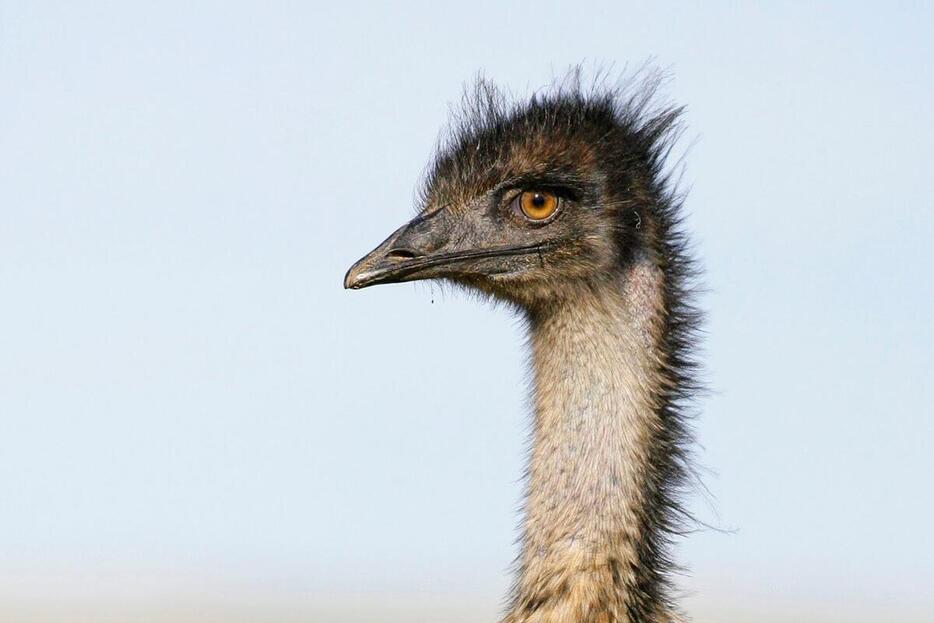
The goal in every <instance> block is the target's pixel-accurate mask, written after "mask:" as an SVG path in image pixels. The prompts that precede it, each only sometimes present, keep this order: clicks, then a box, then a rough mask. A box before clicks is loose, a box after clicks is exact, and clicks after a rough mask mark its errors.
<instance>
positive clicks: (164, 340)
mask: <svg viewBox="0 0 934 623" xmlns="http://www.w3.org/2000/svg"><path fill="white" fill-rule="evenodd" d="M932 28H934V11H932V10H931V5H930V4H928V3H920V2H919V3H885V4H884V5H883V4H882V3H875V4H874V5H870V4H869V3H858V2H840V3H827V4H824V5H823V6H822V7H805V6H804V4H803V3H789V4H784V3H767V4H766V3H761V4H758V3H756V4H754V3H746V4H744V5H739V4H736V3H696V4H694V3H675V4H664V5H661V4H655V3H623V2H606V3H590V2H575V3H566V4H553V3H547V2H534V3H533V2H516V3H509V4H502V3H497V2H469V3H457V4H451V5H447V4H444V3H437V2H423V3H417V4H404V5H388V4H387V5H380V6H378V5H371V4H360V3H356V2H332V3H327V4H315V3H298V2H294V3H280V2H256V3H243V2H197V3H191V2H158V3H143V2H139V3H135V2H131V3H120V2H10V1H0V296H2V299H0V618H3V619H4V620H31V619H34V620H62V621H65V620H67V621H74V620H84V619H82V617H85V618H86V620H89V621H91V620H93V621H103V620H108V617H112V618H113V620H129V619H132V620H141V621H142V620H155V619H158V618H160V617H165V618H167V619H172V620H176V621H177V620H190V621H201V620H241V619H243V620H263V619H267V620H288V619H290V617H291V618H294V619H295V620H311V621H328V622H348V623H349V622H356V621H395V620H399V621H403V620H405V621H415V620H426V621H428V620H430V621H494V620H495V616H496V613H497V611H498V608H499V606H500V600H501V598H502V595H503V594H504V592H505V590H506V587H507V585H508V582H509V578H510V576H509V565H510V562H511V560H512V558H513V556H514V554H515V551H516V548H515V545H514V539H515V537H516V530H515V527H516V523H517V516H516V508H517V506H518V503H519V495H520V490H521V486H520V481H519V479H520V474H521V470H522V460H523V459H522V457H523V450H524V443H525V435H526V428H527V419H528V414H527V411H526V407H525V403H524V393H525V389H524V386H525V385H524V383H525V351H524V346H523V336H522V333H521V328H520V326H519V325H518V323H516V322H515V320H514V319H513V318H511V317H510V316H509V314H508V313H507V312H506V311H505V310H501V309H500V310H498V309H492V308H490V307H488V306H484V305H478V304H477V303H476V302H475V301H471V300H468V299H467V298H465V297H463V296H460V295H456V294H455V295H451V294H450V293H442V292H441V291H440V290H439V289H438V288H437V287H432V286H429V285H416V286H412V285H408V286H396V287H381V288H374V289H373V290H371V291H370V290H368V291H363V292H359V293H348V292H345V291H343V290H342V288H341V281H342V277H343V273H344V271H345V270H346V269H347V267H348V266H349V265H350V264H351V262H352V261H354V260H355V259H357V258H358V257H359V256H360V255H362V254H363V253H364V252H365V251H367V250H369V249H370V248H371V247H372V246H373V245H375V244H376V243H377V242H379V241H380V240H382V239H383V238H384V237H385V235H387V234H388V233H389V232H390V231H391V230H392V229H394V228H395V227H396V226H397V225H399V224H401V223H402V222H403V221H404V220H405V219H407V218H408V217H409V216H411V214H412V210H413V202H412V198H413V194H414V191H415V189H416V188H417V184H418V179H419V176H420V174H421V173H422V170H423V167H424V165H425V163H426V162H427V160H428V158H429V156H430V153H431V151H432V148H433V145H434V142H435V140H436V137H437V133H438V131H439V129H440V128H441V127H442V126H443V124H444V121H445V119H446V116H447V111H448V104H449V102H452V101H455V100H457V98H458V97H459V95H460V93H461V90H462V87H463V85H464V83H465V82H469V81H470V80H471V79H472V78H473V76H475V75H476V74H477V72H478V71H480V70H482V71H483V72H484V73H485V74H486V75H487V76H488V77H490V78H491V79H493V80H495V81H497V82H498V83H500V84H502V85H504V86H506V87H507V88H509V89H511V90H512V91H513V92H514V93H516V94H518V95H519V96H522V95H525V94H528V93H529V92H531V91H533V90H535V89H538V88H541V87H543V86H545V85H547V84H548V83H549V82H550V81H551V79H552V77H553V76H555V75H561V74H562V73H563V72H564V70H565V69H566V68H567V67H568V66H569V65H571V64H574V63H579V62H584V63H585V66H592V65H593V64H597V65H603V66H607V65H612V66H613V67H615V70H614V71H616V72H617V73H620V72H622V71H623V70H624V68H625V67H626V64H627V62H628V63H630V65H629V66H630V67H632V66H633V64H635V65H639V64H641V63H642V62H643V61H645V60H646V59H647V58H650V57H653V58H654V59H655V61H654V62H655V64H656V65H657V66H660V67H662V68H665V69H667V70H668V71H669V73H670V75H671V77H672V80H671V82H670V83H669V84H668V87H667V94H668V95H669V96H670V97H671V98H672V99H673V100H674V101H676V102H679V103H682V104H686V105H687V107H688V108H687V114H686V122H687V124H688V132H687V134H686V138H685V144H684V147H687V146H691V148H690V149H689V150H687V156H686V160H685V163H686V172H685V177H684V183H685V186H686V188H688V189H689V190H690V194H689V198H688V201H687V209H688V211H689V212H690V217H689V219H688V227H689V229H690V230H691V232H692V237H693V239H694V241H695V243H696V249H697V253H698V255H699V256H700V258H701V260H702V262H703V265H704V267H705V270H706V277H705V282H706V284H707V287H708V294H707V295H705V297H704V298H703V300H702V304H703V306H704V307H705V308H706V309H707V310H708V312H709V321H708V324H707V328H708V333H709V337H708V339H707V341H706V344H705V353H706V354H705V360H706V363H707V368H708V371H707V380H708V381H709V384H710V386H711V388H712V390H713V393H712V395H711V396H710V397H709V398H707V399H705V400H703V401H702V403H701V406H702V408H703V414H702V416H701V418H700V420H699V421H698V435H699V441H700V444H701V448H700V449H699V451H698V460H699V463H700V465H701V466H703V468H704V470H705V471H704V473H705V476H704V481H705V483H706V485H707V487H708V488H709V489H710V495H701V494H698V495H697V496H695V498H694V499H693V500H692V501H691V507H692V508H694V509H695V510H696V512H697V513H698V514H699V516H700V517H701V518H702V519H704V520H705V521H707V522H709V523H711V524H713V525H715V526H718V527H721V528H726V529H728V530H730V532H727V533H723V532H718V531H714V530H701V531H700V532H698V533H696V534H693V535H691V536H690V537H689V538H687V539H686V540H685V541H684V543H683V545H682V546H681V547H680V548H679V552H678V557H679V560H680V561H681V562H682V563H683V564H684V565H686V566H687V567H688V568H689V569H690V570H691V571H690V574H688V575H686V576H685V577H683V578H682V579H681V584H682V586H683V587H684V589H685V591H686V593H688V597H687V598H686V600H685V605H686V607H687V608H688V610H689V611H690V612H691V613H692V614H693V615H694V617H695V620H697V621H699V622H704V621H725V622H729V621H733V620H735V621H740V620H759V621H767V620H795V621H818V620H820V621H877V620H883V619H884V620H899V621H930V620H931V617H932V616H934V590H932V588H931V587H932V586H934V537H932V531H931V530H930V523H931V521H932V514H934V494H932V485H931V475H932V473H934V458H932V452H931V447H932V439H934V423H932V421H934V418H932V408H931V405H932V404H934V389H932V386H934V384H932V373H934V362H932V346H934V329H932V315H934V285H932V284H934V278H932V275H931V273H932V269H934V251H932V248H934V246H932V242H934V216H932V199H931V196H932V188H931V184H930V179H931V166H932V162H934V121H932V115H931V108H932V104H934V62H932V59H934V37H932V36H931V32H932Z"/></svg>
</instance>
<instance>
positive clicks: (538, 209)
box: [516, 190, 558, 221]
mask: <svg viewBox="0 0 934 623" xmlns="http://www.w3.org/2000/svg"><path fill="white" fill-rule="evenodd" d="M516 201H517V202H518V203H519V209H520V210H522V213H523V214H524V215H525V216H526V218H529V219H531V220H533V221H544V220H545V219H546V218H548V217H549V216H551V215H552V214H554V213H555V210H557V209H558V198H557V197H556V196H555V195H553V194H551V193H548V192H540V191H535V190H526V191H524V192H523V193H522V194H521V195H519V196H518V197H516Z"/></svg>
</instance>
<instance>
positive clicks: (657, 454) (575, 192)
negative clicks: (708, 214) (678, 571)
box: [344, 73, 701, 623]
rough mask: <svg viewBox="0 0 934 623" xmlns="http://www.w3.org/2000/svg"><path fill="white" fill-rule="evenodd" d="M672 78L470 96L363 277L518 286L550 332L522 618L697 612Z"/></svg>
mask: <svg viewBox="0 0 934 623" xmlns="http://www.w3.org/2000/svg"><path fill="white" fill-rule="evenodd" d="M658 86H659V78H658V76H657V75H652V76H648V77H645V76H643V77H642V78H641V79H639V80H636V81H634V82H631V83H629V84H627V85H623V86H619V85H611V86H607V85H601V84H597V85H595V86H592V87H587V88H584V87H583V86H582V85H581V80H580V74H579V73H577V74H572V75H571V77H570V78H569V79H566V80H564V81H563V82H559V83H557V84H556V85H554V86H553V87H551V89H550V90H547V91H544V92H539V93H536V94H535V95H533V96H532V97H530V98H528V99H526V100H524V101H519V102H512V101H510V100H509V99H508V98H507V97H505V96H504V95H503V94H502V93H501V92H500V91H499V90H498V89H497V88H496V87H494V86H492V85H490V84H489V83H487V82H485V81H484V80H479V81H478V82H477V85H476V88H475V89H473V90H471V91H468V92H467V94H466V95H465V97H464V105H463V110H462V111H460V112H459V113H455V116H454V119H453V122H452V124H451V130H450V132H449V133H448V134H447V138H446V139H445V140H442V141H441V143H440V146H439V149H438V153H437V155H436V156H435V159H434V161H433V164H432V166H430V167H429V169H428V172H427V174H426V177H425V184H424V189H423V191H422V196H421V198H420V206H419V208H420V209H419V213H418V215H417V216H416V217H415V218H414V219H413V220H411V221H410V222H409V223H407V224H406V225H404V226H403V227H401V228H400V229H398V230H397V231H396V232H394V233H393V234H392V235H390V236H389V238H387V239H386V240H385V241H384V242H383V243H382V244H380V245H379V246H378V247H376V248H375V249H374V250H373V251H371V252H370V253H369V254H367V255H366V256H365V257H363V258H362V259H360V260H359V261H358V262H357V263H355V264H354V265H353V266H352V267H351V268H350V270H349V271H348V272H347V274H346V277H345V280H344V287H346V288H353V289H358V288H364V287H368V286H371V285H375V284H382V283H394V282H403V281H412V280H419V279H440V280H444V281H447V282H451V283H454V284H457V285H459V286H463V287H465V288H467V289H469V290H472V291H474V292H478V293H481V294H483V295H485V296H489V297H492V298H494V299H496V300H498V301H503V302H505V303H507V304H508V305H509V306H510V307H512V308H514V309H515V310H516V312H517V313H519V314H521V315H522V316H523V317H524V318H525V320H526V324H527V327H528V331H529V334H530V335H529V343H530V349H531V364H532V376H531V392H532V396H531V398H532V400H531V404H532V407H533V411H534V421H533V435H532V445H531V450H530V456H529V465H528V472H527V482H526V486H527V489H526V493H525V503H524V521H523V524H522V534H521V552H520V554H519V559H518V561H517V574H516V579H515V581H514V585H513V589H512V592H511V597H510V599H509V602H508V606H507V611H506V614H505V616H504V618H503V619H502V621H503V623H637V622H638V623H648V622H653V623H654V622H661V621H665V622H669V621H675V620H680V618H681V616H682V615H681V613H680V610H679V609H678V607H677V605H676V604H675V603H674V586H673V581H672V578H671V575H672V572H673V570H674V563H673V561H672V555H671V546H672V542H673V539H674V538H675V537H676V536H677V535H679V534H681V533H682V532H683V529H684V527H685V525H686V523H687V521H688V520H689V519H690V518H689V516H688V515H687V513H686V511H685V510H684V509H683V507H682V506H681V505H680V503H679V501H680V499H681V497H682V494H683V493H684V491H685V489H686V487H687V483H688V479H689V476H690V474H691V473H692V472H691V468H690V463H689V449H690V445H691V442H692V437H691V433H690V427H689V420H690V413H691V412H692V397H693V396H694V394H695V392H696V390H697V389H698V387H699V386H698V383H697V381H696V377H697V373H696V370H697V360H696V357H695V356H694V355H693V352H694V349H693V347H694V344H695V342H696V341H697V337H698V328H699V322H700V319H701V314H700V313H699V311H698V310H697V308H696V306H695V304H694V303H693V292H694V289H695V287H694V284H695V283H696V279H695V278H696V276H697V270H696V268H695V260H693V259H692V257H691V254H690V253H689V250H688V248H687V239H686V236H685V233H684V231H683V226H682V224H681V204H682V197H681V195H680V194H679V193H678V192H677V190H676V188H675V185H674V184H673V183H672V180H671V179H670V174H669V173H668V172H667V171H668V170H669V167H668V166H667V164H666V160H667V159H668V156H669V152H670V151H671V149H672V145H673V144H674V142H675V140H676V139H677V136H678V134H679V131H680V127H681V125H680V119H681V113H682V109H681V108H679V107H674V106H671V105H668V104H664V103H661V104H660V103H658V97H657V91H658Z"/></svg>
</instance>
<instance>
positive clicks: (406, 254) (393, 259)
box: [344, 209, 456, 290]
mask: <svg viewBox="0 0 934 623" xmlns="http://www.w3.org/2000/svg"><path fill="white" fill-rule="evenodd" d="M443 212H445V210H444V209H441V210H437V211H435V212H432V213H430V214H428V215H419V216H417V217H415V218H414V219H412V220H411V221H409V222H408V223H406V224H405V225H403V226H402V227H400V228H399V229H397V230H396V231H395V232H393V233H392V235H390V236H389V238H386V240H384V241H383V242H382V244H380V245H379V246H378V247H376V248H375V249H373V250H372V251H370V252H369V253H367V254H366V255H365V256H363V257H362V258H360V259H359V260H358V261H357V262H356V263H355V264H354V265H353V266H351V267H350V270H348V271H347V275H346V276H345V277H344V287H345V288H353V289H354V290H359V289H360V288H366V287H367V286H373V285H376V284H380V283H398V282H401V281H414V280H416V279H429V278H431V277H436V276H439V274H438V271H437V270H432V269H437V268H438V267H440V266H443V265H445V264H448V263H450V261H451V260H453V259H455V256H456V254H454V253H438V251H439V250H442V249H444V247H445V246H446V243H447V241H448V239H449V232H450V229H451V225H452V223H451V219H450V217H449V216H448V215H442V213H443ZM439 217H440V218H439Z"/></svg>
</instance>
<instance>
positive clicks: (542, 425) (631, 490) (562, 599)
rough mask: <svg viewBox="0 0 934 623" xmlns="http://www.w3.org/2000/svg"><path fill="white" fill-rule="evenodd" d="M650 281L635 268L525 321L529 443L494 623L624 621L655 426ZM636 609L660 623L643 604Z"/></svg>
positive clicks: (654, 312) (658, 310)
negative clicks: (501, 615)
mask: <svg viewBox="0 0 934 623" xmlns="http://www.w3.org/2000/svg"><path fill="white" fill-rule="evenodd" d="M662 279H663V277H662V272H661V270H660V269H659V268H657V267H656V266H654V265H653V264H652V263H651V262H649V261H648V260H642V261H638V262H636V263H635V264H634V265H632V266H631V267H630V268H628V269H627V270H626V272H625V273H624V274H622V275H620V276H619V277H618V278H615V279H607V280H606V281H605V282H604V283H602V284H601V285H599V286H596V287H593V286H591V287H588V288H581V291H580V292H579V293H576V295H575V296H573V297H569V298H568V299H567V300H565V301H563V302H556V303H555V304H553V305H549V306H548V307H547V308H546V309H542V310H537V311H536V312H535V313H533V314H532V318H531V330H532V334H531V349H532V364H533V395H532V404H533V405H534V411H535V423H534V441H533V445H532V453H531V462H530V466H529V476H528V478H529V480H528V497H527V501H526V517H525V522H524V535H523V549H522V554H521V570H520V576H519V579H518V581H517V585H516V594H515V600H514V603H513V609H512V611H511V613H510V614H509V615H508V616H507V617H506V619H505V622H506V623H519V622H521V623H563V622H568V623H571V622H573V623H590V622H594V623H615V622H630V621H632V620H633V617H634V615H633V612H634V611H635V610H634V607H633V600H632V599H631V597H632V596H631V595H630V594H629V593H630V592H632V591H633V588H632V587H633V586H637V585H638V584H639V577H637V576H639V575H640V574H641V573H643V572H644V571H646V570H645V569H640V564H639V556H638V553H637V546H638V544H639V543H640V540H641V539H643V537H644V535H643V534H642V532H643V530H644V529H645V521H643V517H644V516H645V514H644V512H643V511H644V510H645V509H644V505H645V503H644V492H645V490H646V483H647V474H648V473H649V469H650V465H649V450H648V448H649V446H650V444H651V441H652V439H653V436H654V435H655V434H656V431H657V430H658V427H659V426H660V425H661V421H660V419H659V417H658V415H657V413H658V406H659V398H658V396H659V389H658V388H659V387H660V384H661V383H662V382H663V381H662V380H661V376H660V373H659V370H660V367H661V365H662V364H661V361H662V359H661V358H660V357H659V356H658V354H657V353H658V343H659V340H660V331H661V327H662V325H663V322H662V320H663V317H664V309H663V302H662V301H663V298H662ZM646 610H649V612H646ZM639 611H640V612H641V613H642V614H641V615H639V617H640V620H641V619H642V618H646V620H651V621H662V620H670V615H668V614H667V613H665V612H664V609H663V608H662V607H661V606H660V605H658V604H655V605H653V604H649V606H648V608H646V605H645V600H644V598H643V602H642V605H641V606H640V607H639Z"/></svg>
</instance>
